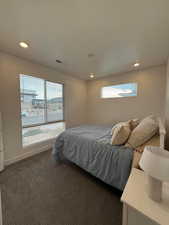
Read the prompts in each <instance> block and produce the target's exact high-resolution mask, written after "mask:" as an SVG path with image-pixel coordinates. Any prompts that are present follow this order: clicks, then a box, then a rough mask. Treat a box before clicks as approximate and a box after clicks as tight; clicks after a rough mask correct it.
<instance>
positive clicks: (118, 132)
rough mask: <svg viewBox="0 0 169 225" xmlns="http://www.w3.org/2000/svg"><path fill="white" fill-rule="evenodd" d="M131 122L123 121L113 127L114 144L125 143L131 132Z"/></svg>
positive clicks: (112, 142) (112, 141) (112, 140)
mask: <svg viewBox="0 0 169 225" xmlns="http://www.w3.org/2000/svg"><path fill="white" fill-rule="evenodd" d="M130 122H131V121H128V122H121V123H118V124H116V125H115V127H113V129H112V139H111V144H112V145H122V144H124V143H125V142H126V141H127V139H128V137H129V136H130V133H131V128H130V126H131V125H130Z"/></svg>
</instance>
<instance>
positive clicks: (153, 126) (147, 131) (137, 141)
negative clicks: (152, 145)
mask: <svg viewBox="0 0 169 225" xmlns="http://www.w3.org/2000/svg"><path fill="white" fill-rule="evenodd" d="M157 131H158V122H157V120H156V118H155V117H154V116H149V117H146V118H145V119H143V120H142V121H141V122H140V123H139V125H138V126H137V127H136V128H135V129H134V130H133V131H132V133H131V135H130V137H129V139H128V142H127V143H126V145H125V146H127V147H132V148H136V147H138V146H140V145H142V144H144V143H145V142H146V141H148V140H149V139H150V138H151V137H153V136H154V135H155V134H156V133H157Z"/></svg>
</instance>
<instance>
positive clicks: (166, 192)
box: [121, 169, 169, 225]
mask: <svg viewBox="0 0 169 225" xmlns="http://www.w3.org/2000/svg"><path fill="white" fill-rule="evenodd" d="M162 198H163V199H162V201H161V202H160V203H157V202H154V201H153V200H151V199H150V198H149V197H148V195H147V193H146V176H145V173H144V172H143V171H141V170H138V169H133V170H132V172H131V174H130V177H129V179H128V182H127V184H126V187H125V189H124V192H123V195H122V197H121V201H122V202H123V225H157V224H158V225H159V224H160V225H169V184H167V183H165V184H164V185H163V197H162Z"/></svg>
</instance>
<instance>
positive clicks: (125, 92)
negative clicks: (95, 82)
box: [101, 83, 137, 98]
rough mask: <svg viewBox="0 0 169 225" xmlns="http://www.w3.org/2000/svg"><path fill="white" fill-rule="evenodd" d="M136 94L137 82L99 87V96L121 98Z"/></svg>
mask: <svg viewBox="0 0 169 225" xmlns="http://www.w3.org/2000/svg"><path fill="white" fill-rule="evenodd" d="M130 96H137V83H127V84H119V85H112V86H105V87H102V89H101V98H123V97H130Z"/></svg>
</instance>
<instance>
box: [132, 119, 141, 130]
mask: <svg viewBox="0 0 169 225" xmlns="http://www.w3.org/2000/svg"><path fill="white" fill-rule="evenodd" d="M139 123H140V120H139V119H137V118H136V119H132V120H131V130H134V129H135V128H136V127H137V126H138V125H139Z"/></svg>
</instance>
